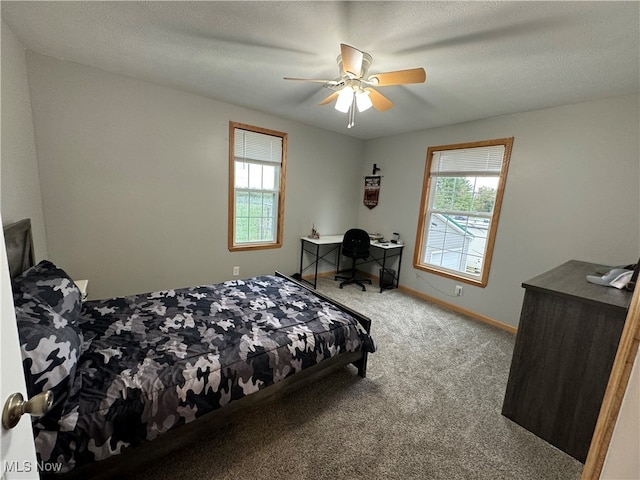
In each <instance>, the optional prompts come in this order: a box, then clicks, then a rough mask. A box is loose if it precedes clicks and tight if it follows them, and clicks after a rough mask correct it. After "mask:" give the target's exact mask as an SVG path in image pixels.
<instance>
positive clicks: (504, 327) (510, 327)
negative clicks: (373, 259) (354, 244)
mask: <svg viewBox="0 0 640 480" xmlns="http://www.w3.org/2000/svg"><path fill="white" fill-rule="evenodd" d="M357 273H358V275H362V276H364V277H369V278H371V279H372V281H373V282H374V284H375V283H376V282H377V281H378V280H379V277H378V275H374V274H372V273H369V272H362V271H360V270H357ZM335 274H336V272H335V271H333V270H331V271H329V272H318V278H320V277H333V276H334V275H335ZM303 278H305V279H313V275H305V276H303ZM398 289H399V290H401V291H403V292H404V293H407V294H409V295H412V296H414V297H418V298H421V299H423V300H427V301H428V302H431V303H435V304H436V305H439V306H441V307H443V308H446V309H447V310H452V311H454V312H456V313H461V314H462V315H465V316H467V317H470V318H473V319H474V320H478V321H480V322H483V323H487V324H489V325H491V326H494V327H498V328H499V329H501V330H504V331H506V332H509V333H513V334H515V333H516V332H517V331H518V329H517V328H516V327H514V326H513V325H509V324H507V323H502V322H499V321H497V320H494V319H493V318H490V317H486V316H484V315H480V314H479V313H476V312H473V311H471V310H467V309H466V308H462V307H460V306H458V305H455V304H453V303H449V302H445V301H444V300H440V299H439V298H436V297H432V296H430V295H427V294H425V293H422V292H419V291H418V290H413V289H411V288H408V287H404V286H402V285H400V286H399V287H398Z"/></svg>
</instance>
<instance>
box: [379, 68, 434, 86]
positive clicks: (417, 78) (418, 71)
mask: <svg viewBox="0 0 640 480" xmlns="http://www.w3.org/2000/svg"><path fill="white" fill-rule="evenodd" d="M426 79H427V73H426V72H425V71H424V68H411V69H409V70H397V71H395V72H385V73H376V74H374V75H371V76H370V77H369V82H371V83H372V84H373V85H375V86H377V87H387V86H390V85H404V84H406V83H422V82H424V81H425V80H426Z"/></svg>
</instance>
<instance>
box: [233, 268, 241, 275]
mask: <svg viewBox="0 0 640 480" xmlns="http://www.w3.org/2000/svg"><path fill="white" fill-rule="evenodd" d="M233 275H234V276H238V275H240V267H233Z"/></svg>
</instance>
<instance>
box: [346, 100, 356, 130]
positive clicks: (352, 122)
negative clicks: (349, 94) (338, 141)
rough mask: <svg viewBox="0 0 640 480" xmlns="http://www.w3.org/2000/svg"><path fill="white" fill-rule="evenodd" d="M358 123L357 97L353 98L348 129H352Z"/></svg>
mask: <svg viewBox="0 0 640 480" xmlns="http://www.w3.org/2000/svg"><path fill="white" fill-rule="evenodd" d="M355 123H356V96H355V95H354V96H353V99H352V100H351V108H350V109H349V123H348V124H347V128H351V127H353V126H354V125H355Z"/></svg>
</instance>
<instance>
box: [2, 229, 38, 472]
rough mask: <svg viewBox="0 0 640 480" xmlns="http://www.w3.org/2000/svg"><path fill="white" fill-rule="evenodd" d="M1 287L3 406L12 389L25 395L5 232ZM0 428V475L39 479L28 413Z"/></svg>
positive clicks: (12, 391) (25, 396) (25, 389)
mask: <svg viewBox="0 0 640 480" xmlns="http://www.w3.org/2000/svg"><path fill="white" fill-rule="evenodd" d="M0 220H1V219H0ZM0 223H1V221H0ZM0 290H1V292H0V409H3V408H4V404H5V402H6V400H7V398H8V397H9V395H11V394H12V393H14V392H19V393H21V394H22V396H23V397H24V398H27V388H26V383H25V380H24V376H23V373H22V357H21V355H20V346H19V341H18V329H17V327H16V319H15V312H14V309H13V295H12V294H11V280H10V277H9V265H8V264H7V253H6V249H5V246H4V235H0ZM0 428H1V432H0V478H2V480H5V479H7V480H8V479H14V478H15V479H31V478H33V479H38V478H40V477H39V475H38V469H37V464H36V451H35V447H34V443H33V433H32V432H31V419H30V418H29V415H23V418H22V419H21V420H20V421H19V422H18V425H16V426H15V427H14V428H12V429H11V430H6V429H5V428H3V427H1V426H0Z"/></svg>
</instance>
